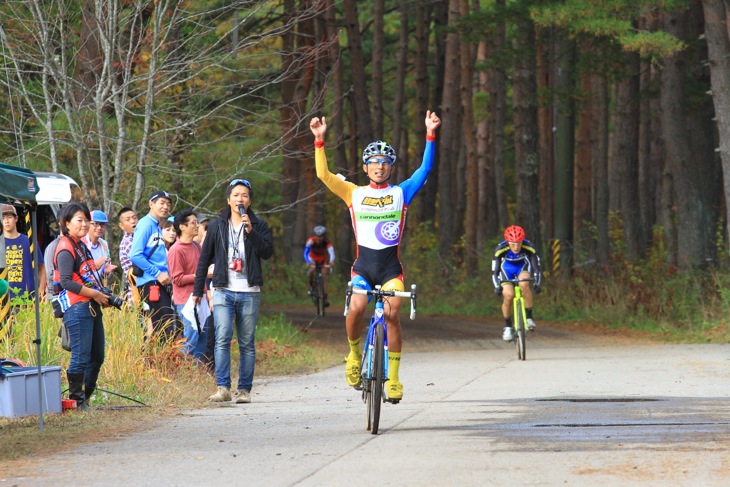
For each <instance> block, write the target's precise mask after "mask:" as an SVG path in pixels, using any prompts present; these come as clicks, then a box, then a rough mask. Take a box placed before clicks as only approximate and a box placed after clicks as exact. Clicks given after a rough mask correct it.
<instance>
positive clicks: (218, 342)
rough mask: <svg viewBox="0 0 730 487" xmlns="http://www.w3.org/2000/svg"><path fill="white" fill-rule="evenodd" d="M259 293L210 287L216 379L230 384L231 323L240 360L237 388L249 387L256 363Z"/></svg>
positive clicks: (219, 384) (223, 384) (245, 389)
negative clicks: (211, 292) (234, 331)
mask: <svg viewBox="0 0 730 487" xmlns="http://www.w3.org/2000/svg"><path fill="white" fill-rule="evenodd" d="M260 301H261V295H260V293H238V292H233V291H228V290H227V289H216V290H214V291H213V321H215V383H216V385H217V386H219V387H227V388H229V389H230V387H231V339H232V338H233V323H234V321H235V324H236V337H237V338H238V350H239V351H240V353H241V360H240V363H239V365H238V390H239V391H251V387H253V370H254V367H255V366H256V343H255V334H256V322H257V321H258V318H259V302H260Z"/></svg>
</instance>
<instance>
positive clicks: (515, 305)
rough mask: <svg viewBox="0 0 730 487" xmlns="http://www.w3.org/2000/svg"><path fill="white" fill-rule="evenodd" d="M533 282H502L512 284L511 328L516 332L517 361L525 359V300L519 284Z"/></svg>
mask: <svg viewBox="0 0 730 487" xmlns="http://www.w3.org/2000/svg"><path fill="white" fill-rule="evenodd" d="M534 281H535V279H534V278H532V277H529V278H524V279H519V278H518V279H510V280H508V281H504V282H507V283H510V284H512V286H513V287H514V289H515V297H514V299H512V326H514V328H515V332H516V336H515V346H516V347H517V358H518V359H519V360H525V359H526V358H527V337H526V335H527V333H526V332H527V311H526V310H525V298H523V297H522V290H521V289H520V283H521V282H534Z"/></svg>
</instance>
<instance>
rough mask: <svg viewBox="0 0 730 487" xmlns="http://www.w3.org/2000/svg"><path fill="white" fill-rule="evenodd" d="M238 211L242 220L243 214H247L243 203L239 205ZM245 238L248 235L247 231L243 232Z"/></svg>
mask: <svg viewBox="0 0 730 487" xmlns="http://www.w3.org/2000/svg"><path fill="white" fill-rule="evenodd" d="M238 212H239V213H240V214H241V220H243V215H245V214H246V208H244V207H243V205H238ZM243 228H244V230H245V229H246V223H245V222H244V224H243ZM243 236H244V238H245V237H246V232H243Z"/></svg>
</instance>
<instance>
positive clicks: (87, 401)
mask: <svg viewBox="0 0 730 487" xmlns="http://www.w3.org/2000/svg"><path fill="white" fill-rule="evenodd" d="M95 390H96V386H94V387H89V386H86V387H85V388H84V404H86V407H91V395H92V394H94V391H95Z"/></svg>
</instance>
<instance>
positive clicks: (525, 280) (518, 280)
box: [502, 277, 535, 284]
mask: <svg viewBox="0 0 730 487" xmlns="http://www.w3.org/2000/svg"><path fill="white" fill-rule="evenodd" d="M502 282H508V283H510V284H519V283H521V282H535V278H534V277H525V278H523V279H505V280H504V281H502Z"/></svg>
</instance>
